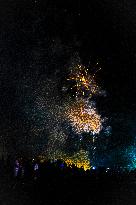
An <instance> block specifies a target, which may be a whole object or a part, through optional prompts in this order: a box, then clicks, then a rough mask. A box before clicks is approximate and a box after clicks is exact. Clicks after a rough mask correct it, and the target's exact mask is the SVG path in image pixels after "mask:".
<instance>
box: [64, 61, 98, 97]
mask: <svg viewBox="0 0 136 205" xmlns="http://www.w3.org/2000/svg"><path fill="white" fill-rule="evenodd" d="M94 77H95V74H94V75H89V74H88V69H86V68H85V66H83V65H81V64H77V65H76V66H74V68H73V69H72V70H71V73H70V74H69V77H68V78H67V80H69V81H73V82H74V86H73V88H75V89H76V97H79V96H85V94H87V95H89V96H90V97H91V96H92V95H93V94H96V93H97V92H98V90H99V87H98V86H97V84H96V82H95V79H94ZM73 88H71V89H73Z"/></svg>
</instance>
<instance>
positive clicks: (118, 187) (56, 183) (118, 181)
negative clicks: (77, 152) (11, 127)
mask: <svg viewBox="0 0 136 205" xmlns="http://www.w3.org/2000/svg"><path fill="white" fill-rule="evenodd" d="M71 171H72V172H71ZM71 171H70V170H69V169H67V170H65V171H64V170H61V169H57V168H55V169H54V168H53V169H52V168H49V167H48V168H47V169H41V170H40V174H38V177H37V178H36V177H35V176H34V175H29V176H26V177H13V175H12V174H9V172H8V171H7V172H1V178H0V205H31V204H33V205H42V204H43V205H50V204H51V205H52V204H53V205H54V204H55V205H59V204H62V205H65V204H66V205H67V204H68V205H70V204H71V205H75V204H83V205H86V204H87V205H95V204H98V205H99V204H100V205H135V204H136V173H135V172H133V173H125V174H117V173H115V174H111V173H105V172H99V173H97V172H96V171H92V172H91V173H83V170H80V172H77V170H72V169H71ZM73 171H75V172H74V174H73Z"/></svg>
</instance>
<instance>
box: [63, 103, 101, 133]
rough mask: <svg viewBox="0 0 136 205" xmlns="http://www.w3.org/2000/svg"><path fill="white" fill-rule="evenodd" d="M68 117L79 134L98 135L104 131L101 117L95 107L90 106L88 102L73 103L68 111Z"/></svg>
mask: <svg viewBox="0 0 136 205" xmlns="http://www.w3.org/2000/svg"><path fill="white" fill-rule="evenodd" d="M66 116H67V118H68V120H69V121H70V123H71V125H72V126H73V127H74V128H75V131H76V132H77V133H78V134H81V133H82V132H87V133H88V132H92V134H98V133H99V132H100V131H101V129H102V121H103V120H102V119H101V116H100V115H99V114H98V113H97V112H96V109H95V108H94V107H93V106H91V105H88V102H87V101H84V100H79V101H76V102H75V103H73V105H71V107H69V109H68V110H67V112H66Z"/></svg>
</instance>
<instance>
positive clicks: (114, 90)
mask: <svg viewBox="0 0 136 205" xmlns="http://www.w3.org/2000/svg"><path fill="white" fill-rule="evenodd" d="M135 10H136V3H135V1H134V0H130V1H128V2H126V1H117V0H114V1H109V0H107V1H98V0H95V1H90V0H88V1H81V0H75V1H71V0H68V1H62V2H61V1H51V0H50V1H47V0H22V1H17V0H14V1H13V0H6V1H5V0H3V1H1V2H0V70H1V71H0V83H1V86H0V115H1V118H0V126H1V129H0V132H1V134H0V136H1V141H2V142H4V144H5V145H6V147H7V151H8V153H9V154H10V155H12V156H13V157H15V156H16V155H21V154H22V155H26V156H31V155H38V154H41V153H44V154H45V155H46V154H47V153H48V150H49V149H50V147H49V146H50V144H53V143H54V144H55V145H54V146H55V150H56V149H57V150H58V149H60V147H62V144H63V142H64V141H65V143H64V144H63V151H65V152H66V153H69V155H72V154H73V153H75V152H77V151H78V149H79V147H80V148H83V149H84V150H87V151H89V157H90V160H91V163H94V165H96V166H99V165H100V166H106V167H108V166H121V167H128V168H129V169H132V168H135V167H136V150H135V140H136V138H135V136H136V135H135V133H136V128H135V123H136V115H135V112H136V111H135V109H136V103H135V97H136V80H135V79H136V78H135V75H136V71H135V66H136V42H135V41H136V37H135V33H136V13H135ZM77 61H80V62H81V64H83V65H84V66H85V67H87V68H88V72H89V73H90V74H91V71H92V70H91V69H92V68H93V69H94V68H96V67H97V66H96V65H97V63H99V65H100V67H101V70H100V71H99V72H97V74H96V82H97V84H98V85H99V86H100V87H101V89H102V90H104V91H105V93H106V94H105V97H104V96H99V97H96V98H94V99H93V101H95V103H96V107H97V110H98V111H99V113H100V114H101V116H102V117H106V118H107V120H106V125H105V128H104V130H103V131H102V132H101V133H100V134H98V135H97V139H96V150H95V153H93V154H92V152H93V151H92V145H91V141H90V138H89V137H90V136H88V135H89V134H85V133H84V134H83V136H82V139H81V140H79V136H78V135H77V134H75V133H74V132H73V130H71V128H70V127H68V126H67V123H66V122H65V121H63V122H62V120H61V119H60V118H59V117H58V116H59V114H58V112H59V111H58V110H60V112H63V111H62V110H61V109H62V107H64V104H66V94H64V93H63V92H62V90H63V89H64V86H67V82H66V78H67V76H68V74H69V68H70V67H71V65H73V64H75V63H76V62H77ZM73 92H74V91H73ZM72 94H73V93H72ZM67 95H68V97H70V96H71V93H70V92H68V94H67ZM57 106H58V107H59V108H58V109H57ZM52 109H53V114H52V112H51V111H52ZM54 110H55V111H54ZM56 119H57V120H56ZM60 124H61V125H60ZM62 124H63V125H62ZM66 127H67V128H66ZM108 127H109V128H110V131H109V133H107V132H106V131H107V129H108ZM55 129H57V130H58V129H59V131H57V134H58V133H61V132H62V135H63V142H62V139H59V137H57V142H56V141H55V142H54V138H53V137H52V136H54V134H55V131H54V130H55ZM52 130H53V131H52ZM62 130H65V132H64V131H62ZM52 132H53V133H52ZM58 135H59V134H58ZM64 135H65V136H64ZM67 135H68V136H67ZM80 138H81V136H80ZM50 139H51V140H50ZM55 139H56V137H55ZM60 141H61V143H62V144H61V143H60ZM59 146H60V147H59ZM53 150H54V149H53ZM94 155H95V156H94ZM92 156H93V157H92Z"/></svg>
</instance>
